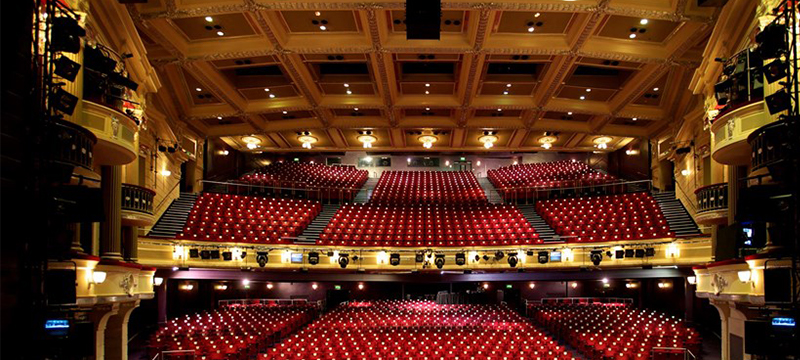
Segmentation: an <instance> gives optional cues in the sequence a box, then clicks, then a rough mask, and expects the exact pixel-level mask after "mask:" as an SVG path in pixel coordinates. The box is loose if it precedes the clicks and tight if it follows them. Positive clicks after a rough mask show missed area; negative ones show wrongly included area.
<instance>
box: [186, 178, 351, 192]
mask: <svg viewBox="0 0 800 360" xmlns="http://www.w3.org/2000/svg"><path fill="white" fill-rule="evenodd" d="M198 182H200V183H203V184H214V185H228V186H241V187H250V188H257V189H274V190H294V191H297V190H301V191H317V190H333V191H357V190H361V188H360V187H358V188H346V187H345V188H335V187H326V186H305V187H294V188H292V187H283V186H270V185H260V184H250V183H246V182H238V181H211V180H198ZM281 182H283V181H281ZM292 182H293V183H298V184H305V183H301V182H297V181H292Z"/></svg>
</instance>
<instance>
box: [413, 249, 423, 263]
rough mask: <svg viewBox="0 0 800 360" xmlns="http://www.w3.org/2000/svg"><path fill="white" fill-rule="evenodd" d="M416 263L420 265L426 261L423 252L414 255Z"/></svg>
mask: <svg viewBox="0 0 800 360" xmlns="http://www.w3.org/2000/svg"><path fill="white" fill-rule="evenodd" d="M414 261H415V262H418V263H421V262H423V261H425V254H424V253H423V252H422V251H418V252H417V253H416V254H414Z"/></svg>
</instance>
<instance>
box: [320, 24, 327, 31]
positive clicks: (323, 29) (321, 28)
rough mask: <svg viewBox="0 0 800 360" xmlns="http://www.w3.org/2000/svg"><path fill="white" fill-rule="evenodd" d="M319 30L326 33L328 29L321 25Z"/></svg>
mask: <svg viewBox="0 0 800 360" xmlns="http://www.w3.org/2000/svg"><path fill="white" fill-rule="evenodd" d="M319 29H320V30H322V31H325V30H328V27H327V26H325V25H320V26H319Z"/></svg>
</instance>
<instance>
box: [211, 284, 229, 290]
mask: <svg viewBox="0 0 800 360" xmlns="http://www.w3.org/2000/svg"><path fill="white" fill-rule="evenodd" d="M214 290H217V291H225V290H228V285H225V284H217V285H214Z"/></svg>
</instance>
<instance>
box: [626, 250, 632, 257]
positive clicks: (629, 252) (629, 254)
mask: <svg viewBox="0 0 800 360" xmlns="http://www.w3.org/2000/svg"><path fill="white" fill-rule="evenodd" d="M625 257H626V258H632V257H633V249H625Z"/></svg>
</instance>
